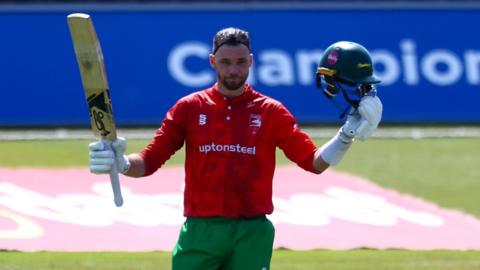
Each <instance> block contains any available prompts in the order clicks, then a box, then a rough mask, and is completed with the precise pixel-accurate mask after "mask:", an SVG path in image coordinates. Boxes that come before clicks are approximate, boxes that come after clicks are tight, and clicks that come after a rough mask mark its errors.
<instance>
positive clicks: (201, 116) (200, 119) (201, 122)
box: [198, 114, 207, 126]
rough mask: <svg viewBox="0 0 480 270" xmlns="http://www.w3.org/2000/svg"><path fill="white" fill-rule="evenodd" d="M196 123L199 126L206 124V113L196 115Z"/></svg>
mask: <svg viewBox="0 0 480 270" xmlns="http://www.w3.org/2000/svg"><path fill="white" fill-rule="evenodd" d="M198 124H199V125H200V126H204V125H205V124H207V115H205V114H199V115H198Z"/></svg>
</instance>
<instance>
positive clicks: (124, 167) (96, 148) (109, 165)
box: [88, 137, 130, 174]
mask: <svg viewBox="0 0 480 270" xmlns="http://www.w3.org/2000/svg"><path fill="white" fill-rule="evenodd" d="M88 149H89V151H90V153H89V156H90V158H89V161H90V162H89V163H90V171H91V172H92V173H95V174H107V173H112V172H120V173H125V172H126V171H128V169H129V168H130V162H129V161H128V158H127V156H125V155H124V153H125V151H126V149H127V144H126V140H125V138H122V137H118V138H117V139H116V140H115V141H114V142H113V143H110V142H108V141H97V142H93V143H91V144H89V145H88Z"/></svg>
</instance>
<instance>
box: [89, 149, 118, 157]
mask: <svg viewBox="0 0 480 270" xmlns="http://www.w3.org/2000/svg"><path fill="white" fill-rule="evenodd" d="M89 154H90V158H114V157H115V153H114V152H113V151H112V150H104V151H90V153H89Z"/></svg>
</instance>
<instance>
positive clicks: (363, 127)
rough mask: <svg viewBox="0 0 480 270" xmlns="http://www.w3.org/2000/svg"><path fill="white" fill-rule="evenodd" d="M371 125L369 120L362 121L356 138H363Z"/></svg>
mask: <svg viewBox="0 0 480 270" xmlns="http://www.w3.org/2000/svg"><path fill="white" fill-rule="evenodd" d="M369 125H370V123H369V122H368V121H367V120H365V119H362V121H361V122H360V125H359V126H358V128H357V130H356V131H355V134H356V136H357V137H362V136H363V133H364V132H365V130H366V129H367V128H368V126H369Z"/></svg>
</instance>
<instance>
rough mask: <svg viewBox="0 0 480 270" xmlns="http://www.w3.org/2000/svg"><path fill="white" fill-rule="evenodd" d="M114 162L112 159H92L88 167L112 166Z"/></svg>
mask: <svg viewBox="0 0 480 270" xmlns="http://www.w3.org/2000/svg"><path fill="white" fill-rule="evenodd" d="M114 162H115V160H114V159H113V158H92V159H90V165H112V164H113V163H114Z"/></svg>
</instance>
